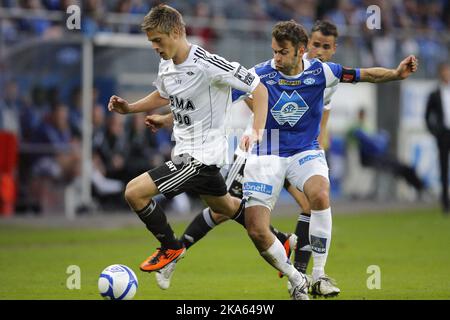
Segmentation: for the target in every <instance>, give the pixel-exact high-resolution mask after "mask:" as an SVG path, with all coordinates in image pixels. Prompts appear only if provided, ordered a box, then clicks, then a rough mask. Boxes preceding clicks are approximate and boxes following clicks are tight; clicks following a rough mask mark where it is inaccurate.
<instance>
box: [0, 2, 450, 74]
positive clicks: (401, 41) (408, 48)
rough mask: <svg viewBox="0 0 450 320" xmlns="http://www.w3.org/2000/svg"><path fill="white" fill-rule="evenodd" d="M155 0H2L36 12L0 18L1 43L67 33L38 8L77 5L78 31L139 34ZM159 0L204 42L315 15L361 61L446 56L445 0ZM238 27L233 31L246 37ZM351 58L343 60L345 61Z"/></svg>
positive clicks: (432, 61)
mask: <svg viewBox="0 0 450 320" xmlns="http://www.w3.org/2000/svg"><path fill="white" fill-rule="evenodd" d="M161 2H163V1H160V0H148V1H145V0H108V1H106V0H0V3H1V5H2V7H4V8H21V9H27V10H28V12H29V13H31V14H32V13H33V12H35V13H36V17H34V18H31V19H30V18H5V19H1V28H0V33H1V34H0V36H1V40H0V41H3V42H4V43H6V44H12V43H17V42H20V41H24V40H26V39H29V36H30V35H36V36H43V37H46V36H47V37H51V36H55V35H61V34H63V33H64V32H65V31H67V29H66V25H65V21H64V23H62V22H61V21H51V19H46V17H45V14H41V15H38V14H37V13H38V12H42V10H48V11H49V12H57V11H59V12H62V13H64V14H65V13H66V9H67V7H68V6H70V5H72V4H76V5H79V6H80V8H81V15H82V19H81V30H82V32H83V33H85V34H91V35H92V34H95V33H96V32H125V33H139V32H140V28H139V22H140V17H141V16H142V15H145V14H146V13H147V12H148V11H149V9H150V8H151V7H152V6H154V5H156V4H159V3H161ZM164 3H167V4H169V5H172V6H173V7H175V8H177V9H178V10H179V11H180V12H182V14H183V15H184V17H185V18H186V21H187V22H188V28H187V32H188V35H191V36H197V37H199V38H200V39H201V40H202V42H203V44H204V45H205V46H207V47H208V45H209V43H210V42H214V40H217V39H219V38H220V37H222V36H224V34H223V33H224V30H230V29H233V28H239V23H236V21H250V22H251V24H250V25H253V27H252V28H253V29H255V30H256V31H255V32H253V33H250V36H253V37H256V38H257V37H261V36H262V33H266V29H265V28H261V25H262V23H268V24H271V23H272V22H273V21H278V20H287V19H294V20H296V21H299V22H300V23H302V24H303V25H304V26H305V27H306V28H307V29H310V27H311V26H312V25H313V24H314V22H315V21H316V20H317V19H325V20H330V21H332V22H333V23H335V24H336V25H337V26H338V30H339V33H340V34H341V35H345V36H353V37H355V36H356V37H357V38H356V40H355V39H352V40H349V41H352V42H356V43H352V46H353V50H352V51H353V52H355V51H356V52H360V56H361V57H360V58H359V60H358V61H357V62H359V63H358V65H361V66H373V65H383V66H386V67H393V66H394V65H396V59H392V57H395V56H396V53H398V52H400V51H401V52H403V51H405V52H408V53H413V54H416V55H418V56H419V57H420V58H421V59H422V61H423V62H424V66H423V67H424V70H425V74H426V75H428V76H429V75H432V74H434V73H435V71H436V70H435V69H436V63H439V62H442V61H445V59H446V58H448V56H449V54H448V51H449V48H448V43H449V41H450V40H449V36H448V35H449V34H450V32H449V31H450V0H392V1H388V0H302V1H297V0H227V1H222V0H168V1H164ZM371 5H377V6H378V7H379V8H380V14H381V21H380V27H381V28H380V29H379V30H369V29H368V28H367V27H366V22H367V19H368V17H369V16H371V15H372V14H373V12H372V11H369V13H368V12H367V9H368V7H369V6H371ZM117 14H122V15H117ZM133 18H134V19H133ZM62 20H64V19H62ZM218 26H222V28H218ZM247 26H248V25H247ZM235 31H236V30H235ZM243 31H244V30H240V32H237V34H238V35H239V34H241V36H249V34H248V33H246V32H243ZM265 36H267V35H265ZM445 37H446V38H445ZM344 41H347V39H346V38H345V40H344ZM344 45H345V44H344ZM355 49H356V50H355ZM436 61H437V62H436ZM352 62H354V61H351V60H350V61H342V63H346V64H352Z"/></svg>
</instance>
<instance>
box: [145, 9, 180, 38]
mask: <svg viewBox="0 0 450 320" xmlns="http://www.w3.org/2000/svg"><path fill="white" fill-rule="evenodd" d="M141 29H142V31H144V32H148V31H151V30H157V31H159V32H161V33H165V34H170V33H172V32H173V31H177V32H179V33H180V34H186V24H185V23H184V21H183V17H182V16H181V14H180V13H179V12H178V11H177V10H176V9H174V8H172V7H170V6H168V5H165V4H160V5H157V6H156V7H153V8H152V9H151V10H150V12H149V13H148V14H147V15H146V16H145V17H144V21H143V22H142V24H141Z"/></svg>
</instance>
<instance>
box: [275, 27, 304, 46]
mask: <svg viewBox="0 0 450 320" xmlns="http://www.w3.org/2000/svg"><path fill="white" fill-rule="evenodd" d="M272 37H273V38H274V39H275V40H276V41H277V42H284V41H290V42H291V43H292V46H294V47H295V48H298V47H299V46H304V47H306V45H307V44H308V33H307V32H306V30H305V28H304V27H303V26H302V25H301V24H298V23H297V22H295V21H294V20H289V21H282V22H278V23H277V24H276V25H275V26H274V27H273V29H272Z"/></svg>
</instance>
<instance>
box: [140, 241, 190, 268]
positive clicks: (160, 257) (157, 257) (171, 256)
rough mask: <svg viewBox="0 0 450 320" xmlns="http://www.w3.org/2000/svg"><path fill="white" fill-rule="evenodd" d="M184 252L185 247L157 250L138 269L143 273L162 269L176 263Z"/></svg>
mask: <svg viewBox="0 0 450 320" xmlns="http://www.w3.org/2000/svg"><path fill="white" fill-rule="evenodd" d="M185 252H186V248H185V247H182V248H180V249H166V248H158V249H157V250H156V252H155V253H153V254H152V255H151V256H150V257H148V258H147V259H145V261H144V262H142V263H141V265H140V266H139V268H140V269H141V270H142V271H145V272H152V271H157V270H159V269H162V268H164V267H165V266H166V265H168V264H169V263H171V262H172V261H178V260H179V259H181V258H182V257H183V256H184V254H185Z"/></svg>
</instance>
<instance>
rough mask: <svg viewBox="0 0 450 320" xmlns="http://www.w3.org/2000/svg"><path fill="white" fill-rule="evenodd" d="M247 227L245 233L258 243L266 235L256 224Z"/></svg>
mask: <svg viewBox="0 0 450 320" xmlns="http://www.w3.org/2000/svg"><path fill="white" fill-rule="evenodd" d="M246 227H247V233H248V236H249V237H250V239H252V240H253V242H256V243H259V242H262V241H263V240H264V238H265V237H266V232H265V230H264V229H262V228H259V227H258V226H254V225H251V224H250V225H248V226H246Z"/></svg>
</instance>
